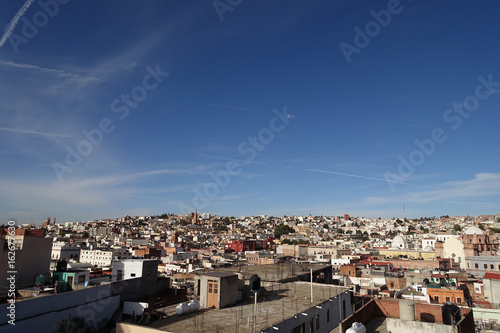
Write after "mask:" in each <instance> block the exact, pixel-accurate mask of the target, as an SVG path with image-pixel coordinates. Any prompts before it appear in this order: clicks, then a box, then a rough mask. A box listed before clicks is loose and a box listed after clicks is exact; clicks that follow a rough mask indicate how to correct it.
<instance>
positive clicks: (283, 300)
mask: <svg viewBox="0 0 500 333" xmlns="http://www.w3.org/2000/svg"><path fill="white" fill-rule="evenodd" d="M310 288H311V285H310V283H307V282H293V283H285V284H275V285H273V286H268V287H266V291H265V292H261V293H260V294H259V295H258V298H257V301H258V302H257V324H256V328H257V332H260V330H265V329H267V328H269V327H271V326H272V325H276V324H278V323H280V322H282V321H284V320H286V319H288V318H290V317H292V316H294V315H297V314H300V313H302V312H304V311H306V310H307V309H309V308H311V307H312V306H315V305H318V304H321V303H323V302H324V301H327V300H328V299H330V298H333V297H335V296H337V295H338V294H340V293H342V292H344V291H346V290H348V288H345V287H339V286H334V285H326V284H318V283H315V284H314V285H313V299H314V302H312V303H311V299H310V295H311V289H310ZM175 306H176V305H174V306H169V307H166V308H162V309H158V310H159V311H163V312H165V313H166V314H167V316H168V317H167V318H165V319H161V320H159V321H157V322H154V323H152V324H150V325H149V327H154V328H156V329H160V330H163V331H169V332H176V333H181V332H182V333H184V332H185V333H190V332H193V333H194V332H239V333H251V332H253V311H254V302H253V297H252V299H248V300H244V301H242V302H240V303H237V304H236V305H234V306H232V307H228V308H224V309H211V308H205V309H200V310H198V311H196V312H193V313H188V314H185V315H182V316H179V315H177V314H176V313H175Z"/></svg>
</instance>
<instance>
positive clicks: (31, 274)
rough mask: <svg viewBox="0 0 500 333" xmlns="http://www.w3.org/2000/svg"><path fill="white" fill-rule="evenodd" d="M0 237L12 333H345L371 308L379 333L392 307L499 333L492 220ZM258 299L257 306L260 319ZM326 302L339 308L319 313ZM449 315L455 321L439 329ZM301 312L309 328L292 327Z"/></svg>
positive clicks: (104, 225) (214, 223) (144, 225)
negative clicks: (23, 330)
mask: <svg viewBox="0 0 500 333" xmlns="http://www.w3.org/2000/svg"><path fill="white" fill-rule="evenodd" d="M2 227H3V228H4V229H1V230H2V233H1V237H0V241H1V243H2V244H1V246H2V248H3V249H4V251H3V252H2V260H1V261H0V263H1V265H2V272H3V274H4V276H2V278H1V280H2V281H7V284H5V283H4V284H3V286H2V294H3V298H2V299H3V303H4V304H5V305H3V307H5V308H7V309H8V307H9V306H11V305H12V304H14V305H15V309H16V311H15V312H14V313H15V314H16V316H14V317H13V318H12V319H10V320H11V323H14V322H15V326H12V327H16V328H17V329H19V327H30V326H31V325H37V326H39V327H44V329H47V330H49V329H50V327H51V325H52V327H57V329H58V332H63V331H65V330H71V327H72V326H71V325H80V326H81V325H83V326H88V328H91V329H94V330H96V332H97V331H98V330H99V329H100V330H108V331H109V330H115V329H116V330H117V331H120V330H121V331H122V332H129V331H128V330H129V329H133V327H136V326H137V325H139V326H145V327H149V328H151V329H153V328H155V329H160V330H162V331H171V332H205V331H206V332H208V331H220V332H230V331H233V330H234V327H235V325H236V327H237V330H236V331H238V332H247V331H248V332H250V331H252V329H253V328H254V326H253V325H254V322H255V325H256V326H255V327H256V329H257V331H260V332H271V331H273V330H280V329H283V330H285V331H287V330H289V329H292V331H293V332H295V331H301V330H302V328H303V327H302V326H304V325H305V326H304V327H306V326H307V327H309V326H311V325H312V326H311V327H316V326H317V327H318V328H317V329H316V330H317V331H320V329H321V327H323V326H324V327H328V330H334V329H343V330H344V331H345V330H346V329H347V326H346V325H350V324H352V323H354V322H356V323H355V325H359V324H358V323H357V322H358V321H359V317H360V316H361V314H363V313H364V312H366V311H375V310H373V309H371V310H370V309H368V308H367V306H368V304H371V303H369V301H370V300H373V302H378V303H376V304H375V303H374V305H372V307H375V306H377V307H378V311H379V312H381V313H380V314H379V315H377V316H374V315H373V314H372V316H371V318H368V319H372V320H366V318H365V322H364V324H365V325H366V327H367V328H370V327H371V328H373V327H375V330H374V331H377V330H376V329H377V328H378V327H381V325H384V323H385V322H386V321H388V320H389V318H395V316H394V313H392V310H391V311H389V310H387V311H386V312H384V311H385V310H384V309H386V308H387V307H395V308H398V309H399V318H400V320H409V319H411V320H414V321H415V320H417V322H418V321H420V322H421V323H431V324H433V325H436V324H438V323H440V324H441V325H443V323H445V324H453V325H454V326H456V327H461V329H465V328H464V327H467V326H466V325H469V326H470V325H472V327H474V324H475V325H476V327H483V328H490V329H491V328H495V327H496V320H495V318H497V317H496V316H498V315H499V314H500V307H499V305H500V294H499V293H498V290H500V289H499V288H498V287H499V286H500V255H499V253H498V252H497V251H498V250H499V245H500V241H499V239H498V233H499V232H500V214H498V215H481V216H448V215H445V216H440V217H420V218H414V219H408V218H404V217H403V218H392V219H382V218H375V219H373V218H372V219H370V218H363V217H351V216H349V214H344V215H343V216H312V215H307V216H281V217H276V216H267V215H260V216H241V217H233V216H231V217H227V216H215V215H211V214H209V213H198V212H197V211H195V212H193V213H189V214H187V215H176V214H162V215H157V216H123V217H120V218H115V219H102V220H93V221H85V222H81V221H80V222H58V221H56V218H55V217H54V218H47V219H46V220H45V222H43V223H42V224H40V225H39V226H38V227H37V226H35V225H29V224H20V225H18V224H17V223H15V222H14V221H11V222H9V223H8V224H6V225H3V226H2ZM11 273H14V274H13V275H11ZM12 276H13V278H12ZM9 278H11V280H9ZM127 281H128V284H127ZM255 286H257V287H255ZM255 288H257V289H255ZM309 288H310V290H309ZM292 291H293V292H292ZM80 294H81V295H80ZM299 294H300V295H301V296H300V297H299V296H298V295H299ZM214 295H215V296H217V297H214ZM218 295H220V296H218ZM66 296H67V297H66ZM59 297H62V298H61V301H58V298H59ZM64 297H66V298H64ZM68 297H69V298H68ZM255 297H257V303H256V304H260V303H259V298H262V299H261V300H260V301H262V302H263V303H261V304H260V305H259V310H257V311H260V312H258V313H257V314H256V313H255V312H254V308H253V306H254V304H253V301H254V300H255ZM336 297H339V299H340V298H341V299H342V301H343V302H345V303H343V304H344V305H342V306H343V308H340V307H339V306H338V304H339V303H334V302H332V300H333V299H335V298H336ZM12 299H15V302H12V301H10V300H12ZM285 299H286V300H285ZM43 300H50V303H51V305H48V304H45V303H44V302H43ZM329 300H330V302H328V301H329ZM409 301H411V302H414V303H415V304H420V307H421V308H419V309H416V308H415V306H416V305H414V306H413V307H412V309H413V310H412V311H413V312H415V313H417V312H418V311H421V312H422V313H419V314H418V315H417V317H415V313H413V317H412V316H410V318H406V317H403V315H405V316H407V315H408V314H407V311H408V310H407V309H406V308H405V307H408V306H409V305H408V304H407V303H403V302H409ZM40 302H41V303H40ZM284 302H287V306H285V305H284ZM318 302H319V303H318ZM324 302H328V303H327V304H337V307H336V308H335V309H334V308H332V309H330V310H328V309H326V312H325V311H323V312H321V311H320V310H321V307H322V305H321V304H323V303H324ZM383 302H386V303H383ZM387 302H389V303H387ZM394 302H396V303H395V304H393V303H394ZM31 303H32V304H33V305H32V306H30V304H31ZM92 303H95V304H92ZM414 303H410V304H414ZM41 304H45V306H43V307H41ZM318 304H319V305H318ZM346 304H347V305H346ZM424 305H425V306H427V307H428V308H424ZM452 305H453V306H455V307H456V309H458V310H459V311H458V314H457V313H454V314H453V318H455V319H456V320H455V319H452V321H451V322H450V321H449V320H448V321H447V319H448V318H446V317H442V316H441V315H440V316H441V318H442V319H439V318H435V317H436V314H435V312H436V311H437V312H439V314H440V313H441V308H442V307H444V306H452ZM235 306H236V307H235ZM256 306H257V305H256ZM403 306H404V307H403ZM47 307H48V308H47ZM429 307H430V308H429ZM432 307H436V308H437V310H436V309H432ZM22 309H24V310H22ZM27 309H30V310H29V311H27ZM453 309H454V308H453ZM207 310H208V312H205V311H207ZM308 311H313V312H314V316H316V317H315V318H317V319H314V320H313V321H310V320H309V319H308V320H305V321H304V325H302V324H301V323H299V322H295V323H290V319H289V318H295V317H297V313H298V314H301V313H305V314H307V313H308ZM330 311H331V313H330ZM353 311H355V312H353ZM426 311H427V312H426ZM429 311H430V312H429ZM443 311H444V310H443ZM25 312H27V313H29V318H26V319H25V318H23V317H24V316H25V314H24V313H25ZM316 312H317V313H316ZM382 312H384V313H382ZM410 312H411V311H410ZM424 312H425V313H424ZM49 313H50V316H49ZM429 313H430V314H429ZM443 313H444V312H443ZM469 313H470V314H471V315H469ZM472 314H473V320H472ZM311 315H312V314H311ZM26 316H27V314H26ZM224 316H230V317H227V318H232V319H226V320H222V318H223V317H224ZM294 316H295V317H294ZM384 316H385V317H387V318H384ZM457 316H458V317H457ZM49 318H50V320H49ZM327 318H329V319H328V320H327V321H326V319H327ZM306 319H307V318H306ZM466 319H467V320H466ZM3 320H4V321H5V322H7V320H9V317H7V320H6V319H5V318H4V319H3ZM12 320H13V321H12ZM323 320H325V323H323ZM292 321H293V320H292ZM340 322H342V323H341V324H339V323H340ZM292 324H293V325H295V326H294V327H292V328H290V327H291V326H290V325H292ZM40 325H41V326H40ZM301 325H302V326H301ZM385 325H396V324H390V323H389V322H388V323H386V324H385ZM296 327H299V328H297V329H296ZM340 327H343V328H340ZM294 329H296V330H295V331H294ZM99 332H101V331H99ZM148 332H149V331H148ZM151 332H154V330H152V331H151Z"/></svg>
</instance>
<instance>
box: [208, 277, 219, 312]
mask: <svg viewBox="0 0 500 333" xmlns="http://www.w3.org/2000/svg"><path fill="white" fill-rule="evenodd" d="M212 306H215V308H217V309H218V308H219V282H218V281H217V280H208V292H207V307H208V308H209V307H212Z"/></svg>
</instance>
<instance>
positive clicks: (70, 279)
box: [66, 276, 73, 291]
mask: <svg viewBox="0 0 500 333" xmlns="http://www.w3.org/2000/svg"><path fill="white" fill-rule="evenodd" d="M66 283H67V285H66V291H71V290H73V277H72V276H68V279H67V281H66Z"/></svg>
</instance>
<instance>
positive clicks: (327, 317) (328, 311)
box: [326, 309, 330, 323]
mask: <svg viewBox="0 0 500 333" xmlns="http://www.w3.org/2000/svg"><path fill="white" fill-rule="evenodd" d="M326 322H328V323H329V322H330V309H326Z"/></svg>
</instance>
